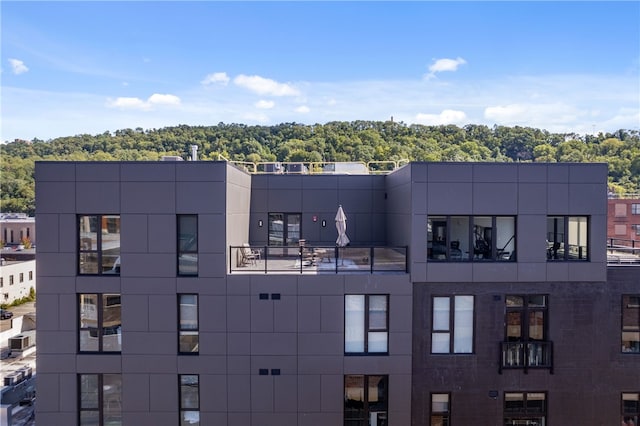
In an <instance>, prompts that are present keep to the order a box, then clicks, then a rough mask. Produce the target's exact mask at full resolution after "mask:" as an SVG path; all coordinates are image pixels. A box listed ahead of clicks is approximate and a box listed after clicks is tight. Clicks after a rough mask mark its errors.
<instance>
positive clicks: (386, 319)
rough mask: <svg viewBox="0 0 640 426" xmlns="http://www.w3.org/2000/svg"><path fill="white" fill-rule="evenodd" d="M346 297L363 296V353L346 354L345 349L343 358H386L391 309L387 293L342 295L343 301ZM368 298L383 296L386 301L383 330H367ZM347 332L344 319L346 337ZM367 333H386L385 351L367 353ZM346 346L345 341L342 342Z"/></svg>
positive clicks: (345, 349)
mask: <svg viewBox="0 0 640 426" xmlns="http://www.w3.org/2000/svg"><path fill="white" fill-rule="evenodd" d="M347 296H364V352H347V348H346V347H345V348H344V355H345V356H387V355H389V337H390V336H389V316H390V315H389V311H390V309H391V306H390V303H391V298H390V295H389V294H388V293H384V294H376V293H366V294H363V293H349V294H345V295H344V299H343V303H344V300H346V298H347ZM369 296H385V297H386V299H387V311H386V318H385V329H384V330H372V329H370V328H369ZM346 330H347V320H346V317H345V321H344V334H345V336H346ZM369 332H386V333H387V350H386V351H385V352H369ZM344 343H345V345H346V339H345V341H344Z"/></svg>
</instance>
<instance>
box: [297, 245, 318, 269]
mask: <svg viewBox="0 0 640 426" xmlns="http://www.w3.org/2000/svg"><path fill="white" fill-rule="evenodd" d="M298 244H299V245H300V251H299V254H300V258H301V259H302V263H303V265H304V264H308V265H315V264H316V261H317V259H318V256H317V255H316V253H315V251H314V250H313V249H312V248H309V247H307V245H306V244H307V240H298ZM305 262H307V263H305Z"/></svg>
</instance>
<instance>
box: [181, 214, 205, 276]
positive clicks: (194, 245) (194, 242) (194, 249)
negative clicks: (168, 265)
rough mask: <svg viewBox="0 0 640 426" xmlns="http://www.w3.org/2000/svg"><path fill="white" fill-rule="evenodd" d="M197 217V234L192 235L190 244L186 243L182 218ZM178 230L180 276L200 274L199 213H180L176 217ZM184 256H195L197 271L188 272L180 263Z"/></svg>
mask: <svg viewBox="0 0 640 426" xmlns="http://www.w3.org/2000/svg"><path fill="white" fill-rule="evenodd" d="M192 218H195V228H196V229H195V234H194V235H191V234H188V235H189V236H190V237H191V240H190V241H189V242H188V244H185V243H184V241H183V235H184V234H183V231H182V227H183V226H182V225H183V224H182V219H192ZM176 230H177V247H176V251H177V254H178V256H177V259H176V261H177V264H176V271H177V275H178V276H179V277H197V276H198V270H199V268H198V266H199V260H200V259H199V256H198V232H199V218H198V215H197V214H179V215H177V217H176ZM183 256H192V257H195V259H196V262H195V272H188V271H186V270H184V269H183V268H182V265H181V263H180V261H181V259H182V258H183Z"/></svg>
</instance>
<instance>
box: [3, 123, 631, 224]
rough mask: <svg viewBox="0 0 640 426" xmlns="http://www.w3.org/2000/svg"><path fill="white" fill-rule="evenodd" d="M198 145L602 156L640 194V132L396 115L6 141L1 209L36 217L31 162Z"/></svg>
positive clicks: (159, 152) (183, 150)
mask: <svg viewBox="0 0 640 426" xmlns="http://www.w3.org/2000/svg"><path fill="white" fill-rule="evenodd" d="M190 145H198V147H199V158H200V159H201V160H209V159H210V160H217V159H218V155H219V154H222V155H223V156H224V157H225V158H228V159H230V160H236V161H249V162H262V161H303V162H311V161H314V162H316V161H327V162H330V161H364V162H367V161H372V160H380V161H384V160H401V159H407V160H410V161H504V162H509V161H523V162H606V163H608V164H609V184H610V185H609V186H610V190H612V191H615V192H619V193H622V192H640V134H639V132H638V131H637V130H633V131H631V130H619V131H617V132H615V133H612V134H609V133H607V134H602V133H601V134H599V135H597V136H590V135H577V134H558V133H549V132H548V131H546V130H541V129H534V128H528V127H517V126H516V127H505V126H494V127H487V126H484V125H467V126H464V127H457V126H454V125H447V126H423V125H406V124H403V123H396V122H392V121H384V122H382V121H353V122H330V123H326V124H315V125H303V124H296V123H283V124H279V125H274V126H247V125H243V124H224V123H220V124H218V125H217V126H187V125H181V126H177V127H166V128H162V129H151V130H144V129H141V128H137V129H123V130H117V131H115V132H114V133H111V132H105V133H102V134H98V135H87V134H84V135H76V136H69V137H62V138H56V139H52V140H48V141H42V140H38V139H34V140H31V141H25V140H15V141H13V142H8V143H6V144H0V156H1V159H2V163H1V180H0V183H1V186H0V194H1V200H0V203H1V204H0V211H3V212H25V213H29V214H33V213H34V211H35V202H34V176H33V175H34V162H35V161H38V160H62V161H67V160H68V161H72V160H73V161H85V160H93V161H116V160H117V161H121V160H124V161H135V160H158V159H159V158H160V157H162V156H163V155H179V156H182V157H183V158H185V159H186V158H187V156H188V155H189V152H190V151H189V146H190Z"/></svg>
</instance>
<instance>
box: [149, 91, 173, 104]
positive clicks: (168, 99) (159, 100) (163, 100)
mask: <svg viewBox="0 0 640 426" xmlns="http://www.w3.org/2000/svg"><path fill="white" fill-rule="evenodd" d="M147 103H148V104H150V105H180V98H179V97H177V96H175V95H168V94H165V95H163V94H160V93H154V94H153V95H151V96H149V99H148V100H147Z"/></svg>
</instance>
